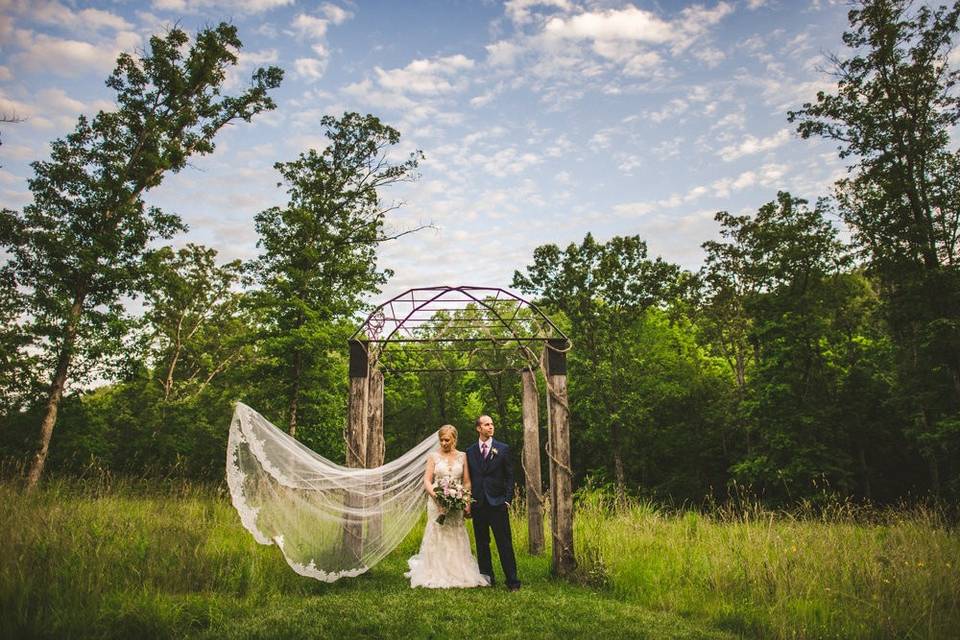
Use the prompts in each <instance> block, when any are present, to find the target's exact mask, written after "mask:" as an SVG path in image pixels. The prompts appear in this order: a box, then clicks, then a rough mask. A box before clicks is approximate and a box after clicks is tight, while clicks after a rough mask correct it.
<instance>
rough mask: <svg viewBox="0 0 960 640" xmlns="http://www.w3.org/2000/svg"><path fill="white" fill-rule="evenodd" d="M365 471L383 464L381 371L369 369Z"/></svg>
mask: <svg viewBox="0 0 960 640" xmlns="http://www.w3.org/2000/svg"><path fill="white" fill-rule="evenodd" d="M366 445H367V455H366V466H367V469H375V468H376V467H379V466H381V465H382V464H383V457H384V449H385V445H384V441H383V371H380V370H379V369H376V368H374V369H371V371H370V375H369V377H368V382H367V443H366Z"/></svg>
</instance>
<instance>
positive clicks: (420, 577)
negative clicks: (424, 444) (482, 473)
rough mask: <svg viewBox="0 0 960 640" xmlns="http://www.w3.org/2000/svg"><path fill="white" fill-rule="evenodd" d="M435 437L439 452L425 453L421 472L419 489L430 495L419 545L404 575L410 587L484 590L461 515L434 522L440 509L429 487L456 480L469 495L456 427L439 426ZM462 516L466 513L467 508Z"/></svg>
mask: <svg viewBox="0 0 960 640" xmlns="http://www.w3.org/2000/svg"><path fill="white" fill-rule="evenodd" d="M438 436H439V439H440V450H439V451H432V452H431V453H430V454H429V456H428V457H427V466H426V470H425V471H424V473H423V486H424V488H425V489H426V492H427V493H428V494H429V495H430V500H428V501H427V526H426V529H424V532H423V541H422V542H421V543H420V553H418V554H417V555H415V556H413V557H412V558H410V560H409V561H408V562H409V564H410V571H409V572H407V573H406V574H404V575H405V576H406V577H408V578H410V586H411V587H430V588H440V589H446V588H450V587H485V586H487V580H486V578H484V577H483V576H482V575H480V569H479V568H478V567H477V559H476V558H475V557H474V556H473V553H471V551H470V540H469V538H467V529H466V527H465V526H464V522H463V517H464V512H462V511H455V512H452V513H448V514H447V515H446V518H445V519H444V520H443V524H439V523H437V517H438V516H439V515H440V514H441V513H443V510H442V509H441V507H440V506H439V505H438V504H437V501H436V493H435V492H434V488H433V484H434V482H435V481H437V480H443V479H445V478H446V479H450V480H460V481H461V482H462V483H463V487H464V489H465V490H466V494H467V495H471V492H470V472H469V471H468V469H467V456H466V454H465V453H463V452H462V451H457V430H456V428H455V427H454V426H453V425H449V424H445V425H443V426H442V427H440V430H439V431H438ZM466 513H467V514H469V513H470V507H469V506H468V507H467V509H466Z"/></svg>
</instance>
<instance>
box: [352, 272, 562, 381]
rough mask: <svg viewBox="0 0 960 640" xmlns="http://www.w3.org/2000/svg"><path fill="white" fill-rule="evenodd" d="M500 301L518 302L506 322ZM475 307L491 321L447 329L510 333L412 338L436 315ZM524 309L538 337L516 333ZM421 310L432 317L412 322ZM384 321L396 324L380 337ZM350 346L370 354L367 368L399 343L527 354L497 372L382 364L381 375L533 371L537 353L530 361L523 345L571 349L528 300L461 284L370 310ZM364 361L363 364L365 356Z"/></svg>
mask: <svg viewBox="0 0 960 640" xmlns="http://www.w3.org/2000/svg"><path fill="white" fill-rule="evenodd" d="M418 294H424V297H423V299H420V298H418ZM451 294H453V295H454V296H456V297H454V298H453V299H450V298H449V296H450V295H451ZM491 298H492V299H491ZM501 301H503V302H511V303H516V308H515V309H514V310H513V315H512V316H511V317H510V318H509V320H508V319H506V318H505V316H506V315H507V314H501V313H500V311H499V310H498V309H497V307H496V303H498V302H501ZM400 304H404V305H409V306H410V308H409V309H408V310H405V311H406V312H405V313H403V312H402V311H404V310H402V309H401V311H399V312H398V310H397V306H398V305H400ZM473 304H476V305H477V306H478V308H479V309H481V310H483V312H484V313H485V314H489V315H490V316H492V317H490V318H489V320H486V319H484V318H478V319H476V322H475V323H469V324H464V323H454V324H453V325H451V324H449V323H448V327H449V328H454V329H477V328H479V329H484V328H486V329H492V328H497V327H500V328H505V329H506V330H507V331H508V332H509V334H510V335H509V336H506V337H502V338H501V337H495V336H490V337H475V336H470V337H468V336H463V335H460V336H456V335H454V336H448V337H442V338H436V337H429V338H422V337H416V334H415V331H416V329H418V328H420V327H428V326H431V325H430V323H431V322H432V321H433V319H434V318H435V317H436V313H438V312H441V311H452V312H456V311H465V310H467V309H469V308H470V306H471V305H473ZM524 308H527V309H530V310H531V311H532V312H533V313H534V314H535V316H534V317H533V318H529V319H524V322H530V323H536V324H535V327H536V332H537V333H538V334H539V335H519V334H518V332H517V329H516V326H515V322H514V321H515V320H516V319H517V316H518V315H519V314H520V312H521V310H522V309H524ZM388 309H389V313H390V316H386V315H385V312H386V311H387V310H388ZM425 311H428V312H432V313H431V314H430V315H429V317H426V318H416V314H418V313H420V312H425ZM388 321H390V322H393V323H394V324H393V326H392V327H391V328H390V329H389V333H388V334H387V335H386V336H382V332H383V330H384V329H385V328H386V325H387V322H388ZM400 332H406V333H407V334H408V335H409V336H410V337H397V334H398V333H400ZM544 333H547V334H548V335H543V334H544ZM349 342H350V344H351V345H355V346H353V347H352V348H357V347H362V349H363V352H364V355H365V356H367V357H369V356H370V355H371V351H372V352H373V353H372V355H373V361H372V362H369V364H371V365H373V366H378V365H380V355H382V354H383V353H385V352H386V351H387V349H388V348H389V346H390V345H396V344H403V343H436V344H440V343H442V344H452V345H463V344H467V343H472V344H477V343H480V344H483V343H489V344H492V345H493V349H492V351H494V352H500V350H499V349H498V348H497V347H498V345H506V344H510V343H516V345H517V347H518V348H519V349H520V350H521V351H522V352H525V354H526V355H525V360H526V361H525V363H524V364H523V366H508V367H501V368H496V369H494V368H486V367H475V366H468V367H455V368H449V367H420V368H407V369H403V368H400V369H394V368H390V367H384V366H381V367H380V368H381V369H383V370H385V371H391V372H430V371H436V372H451V371H485V372H504V371H519V370H522V369H526V368H534V367H536V366H537V365H538V364H539V355H537V356H536V357H534V354H533V352H532V351H531V350H530V349H529V347H527V346H526V344H525V343H531V342H533V343H536V342H539V343H542V344H543V345H545V346H547V347H548V348H549V350H550V352H551V353H553V352H562V351H566V350H568V349H569V347H570V340H569V338H568V337H567V336H566V334H564V333H563V331H562V330H561V329H560V328H559V327H558V326H557V325H556V324H555V323H554V322H553V321H552V320H551V319H550V318H549V317H548V316H547V315H546V314H544V313H543V311H541V310H540V309H539V307H537V306H536V305H535V304H533V303H532V302H530V301H528V300H525V299H523V298H521V297H520V296H518V295H516V294H515V293H512V292H510V291H507V290H505V289H501V288H498V287H478V286H465V285H464V286H435V287H416V288H412V289H408V290H407V291H404V292H403V293H401V294H399V295H397V296H394V297H393V298H391V299H390V300H388V301H386V302H384V303H383V304H381V305H379V306H377V307H376V308H375V309H374V310H373V311H372V312H370V314H369V315H368V316H367V318H366V319H365V320H364V321H363V323H361V324H360V326H359V327H358V328H357V330H356V331H355V332H354V333H353V335H352V336H350V339H349ZM394 351H396V350H394ZM433 351H434V352H440V353H477V352H478V351H480V349H478V348H475V349H473V350H472V351H470V352H467V351H465V350H464V349H463V348H462V347H461V348H460V349H459V350H457V349H456V348H451V349H435V350H433ZM420 352H421V353H423V352H426V350H420ZM352 359H353V358H351V360H352ZM364 359H365V360H366V359H367V358H364ZM357 373H359V371H357Z"/></svg>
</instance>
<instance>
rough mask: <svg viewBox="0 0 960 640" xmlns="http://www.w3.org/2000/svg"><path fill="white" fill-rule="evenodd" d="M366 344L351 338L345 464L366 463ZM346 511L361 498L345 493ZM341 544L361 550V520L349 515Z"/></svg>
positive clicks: (358, 553) (359, 504)
mask: <svg viewBox="0 0 960 640" xmlns="http://www.w3.org/2000/svg"><path fill="white" fill-rule="evenodd" d="M367 346H368V345H367V343H366V342H364V341H360V340H351V341H350V398H349V403H348V414H347V434H346V435H347V437H346V440H347V456H346V457H347V460H346V462H347V466H348V467H352V468H362V467H364V466H365V465H366V463H367V411H368V409H367V398H368V377H369V375H368V374H369V367H370V365H369V358H368V355H367ZM344 499H345V506H346V507H347V509H348V511H349V509H352V508H354V509H355V508H358V507H362V506H363V498H362V497H361V496H359V495H357V494H355V493H351V492H347V495H346V496H344ZM343 535H344V546H346V548H348V549H350V550H351V551H353V553H354V555H355V556H356V557H357V558H360V557H361V555H362V553H363V521H362V520H358V519H352V518H350V516H349V515H348V516H347V518H346V522H345V524H344V529H343Z"/></svg>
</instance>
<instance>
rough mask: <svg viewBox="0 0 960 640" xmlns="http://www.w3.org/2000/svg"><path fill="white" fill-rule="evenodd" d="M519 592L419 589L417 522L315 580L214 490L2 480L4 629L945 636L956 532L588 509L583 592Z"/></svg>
mask: <svg viewBox="0 0 960 640" xmlns="http://www.w3.org/2000/svg"><path fill="white" fill-rule="evenodd" d="M524 522H525V521H524V519H522V518H521V516H520V514H516V515H515V520H514V532H515V538H516V540H515V543H516V547H517V551H518V556H519V557H518V560H519V565H520V567H519V569H520V577H521V579H522V580H523V581H524V588H523V589H522V590H521V591H520V592H518V593H510V592H508V591H507V590H506V589H505V588H503V587H499V588H495V589H470V590H451V591H430V590H421V589H416V590H414V589H410V588H409V587H408V585H407V581H406V580H405V579H404V577H403V572H404V571H405V569H406V558H407V557H409V556H410V555H412V554H413V553H414V552H415V551H416V548H417V545H418V541H419V536H420V529H419V528H417V529H415V530H414V531H413V532H411V534H410V536H408V538H407V539H406V540H405V541H404V542H403V544H401V545H400V546H399V547H398V548H397V549H396V550H395V551H394V552H393V553H392V554H391V555H390V556H389V557H388V558H387V559H386V560H384V561H383V562H382V563H381V564H379V565H377V566H376V567H374V568H373V569H372V570H371V571H370V572H368V573H367V574H365V575H364V576H361V577H359V578H355V579H344V580H341V581H339V582H336V583H333V584H324V583H319V582H316V581H313V580H310V579H308V578H303V577H300V576H298V575H297V574H295V573H294V572H293V571H291V570H290V569H289V568H288V567H287V565H286V564H285V563H284V561H283V559H282V557H281V556H280V553H279V551H278V550H277V549H276V548H274V547H262V546H260V545H257V544H256V543H255V542H254V540H253V539H252V537H251V536H250V535H249V534H248V533H247V532H246V531H245V530H244V529H243V528H242V527H241V525H240V522H239V518H238V517H237V515H236V513H235V512H234V511H233V508H232V506H231V505H230V503H229V499H228V497H227V496H225V495H224V494H223V493H222V492H217V491H215V490H212V489H209V488H205V487H202V486H197V485H191V484H186V483H182V484H177V483H167V484H166V485H165V486H164V487H163V489H162V490H161V489H159V488H157V487H154V488H147V485H146V484H143V483H134V482H129V481H115V482H110V481H106V480H100V481H95V482H91V481H87V482H85V483H83V484H82V485H80V486H76V485H70V484H68V483H66V482H59V481H53V482H48V483H47V484H46V485H44V486H43V488H42V489H41V490H40V491H39V492H38V493H37V494H35V495H33V496H30V497H27V496H24V495H22V494H20V493H19V492H18V490H17V489H16V488H15V487H14V486H13V485H10V484H0V527H2V535H3V546H2V548H3V552H2V555H0V637H3V638H181V637H184V638H187V637H189V638H336V639H338V640H346V639H348V638H356V637H366V638H377V637H391V638H392V637H399V638H457V637H476V638H493V637H496V638H556V637H565V638H577V637H583V636H589V637H591V638H739V637H756V638H773V637H780V638H937V639H939V638H951V637H960V571H958V570H957V569H958V566H957V565H958V562H960V536H958V533H957V532H956V530H955V529H953V528H949V527H947V526H946V525H945V523H944V521H943V519H942V518H941V517H940V516H939V515H938V513H937V512H936V511H934V510H930V509H913V510H910V511H900V512H885V513H877V512H863V511H858V510H855V509H853V508H850V507H846V506H843V505H840V506H837V507H835V508H833V509H830V510H827V513H826V514H820V515H818V516H816V517H814V516H813V515H811V514H808V515H807V516H805V517H800V516H797V515H788V514H776V513H770V512H767V511H764V510H762V509H760V508H757V507H751V508H747V509H739V510H737V511H736V512H734V511H732V510H724V509H718V510H717V512H716V513H715V514H714V515H710V516H705V515H702V514H698V513H694V512H686V513H666V512H661V511H658V510H657V509H655V508H653V507H651V506H650V505H646V504H641V503H631V504H628V505H621V506H619V507H616V506H614V505H613V504H612V503H611V502H609V501H608V500H607V499H606V498H605V497H603V496H602V495H601V494H591V495H587V496H585V497H584V498H583V499H582V500H581V501H580V502H579V503H578V511H577V521H576V532H575V544H576V547H577V556H578V562H579V564H580V569H579V574H578V576H577V579H576V580H575V581H573V582H568V581H561V580H556V579H553V578H552V577H551V576H550V560H549V550H548V553H547V554H545V555H544V556H541V557H532V556H530V555H528V554H527V553H526V552H525V549H526V534H525V525H524Z"/></svg>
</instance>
